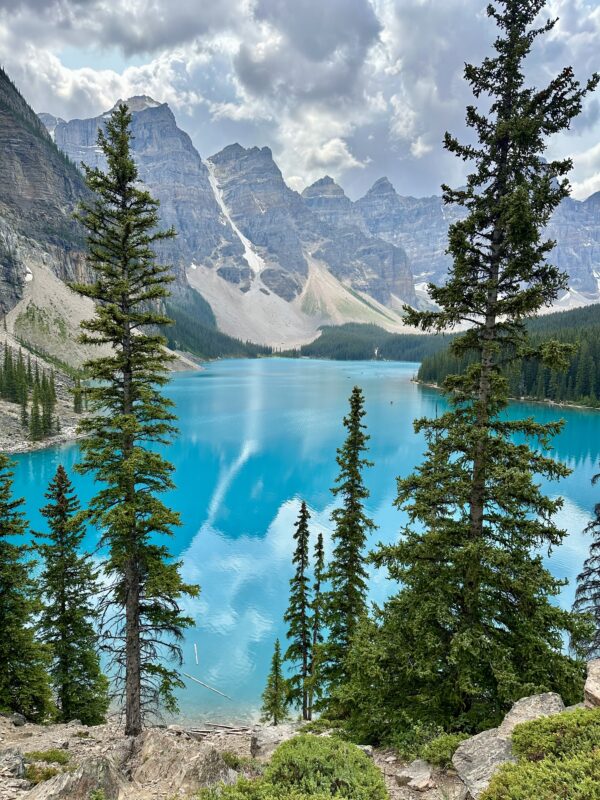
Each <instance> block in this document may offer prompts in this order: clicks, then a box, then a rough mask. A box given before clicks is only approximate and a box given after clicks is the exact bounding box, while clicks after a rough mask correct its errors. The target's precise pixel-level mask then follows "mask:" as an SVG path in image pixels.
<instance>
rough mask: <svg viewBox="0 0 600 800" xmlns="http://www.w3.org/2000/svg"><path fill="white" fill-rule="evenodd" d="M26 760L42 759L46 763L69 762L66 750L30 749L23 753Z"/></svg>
mask: <svg viewBox="0 0 600 800" xmlns="http://www.w3.org/2000/svg"><path fill="white" fill-rule="evenodd" d="M25 758H26V759H27V760H28V761H44V762H45V763H46V764H62V765H63V766H64V765H65V764H68V763H69V754H68V753H67V751H66V750H58V749H53V750H32V751H31V752H30V753H25Z"/></svg>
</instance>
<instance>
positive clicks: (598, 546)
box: [572, 473, 600, 659]
mask: <svg viewBox="0 0 600 800" xmlns="http://www.w3.org/2000/svg"><path fill="white" fill-rule="evenodd" d="M598 481H600V473H598V474H597V475H594V477H593V478H592V483H593V484H597V483H598ZM585 531H586V533H590V534H591V535H592V542H591V544H590V548H589V553H588V557H587V558H586V560H585V562H584V564H583V569H582V571H581V572H580V573H579V575H578V576H577V590H576V592H575V603H574V606H573V607H574V610H575V611H576V612H578V613H583V614H586V615H587V616H588V618H589V619H590V621H591V625H590V629H589V630H588V631H585V632H584V633H583V635H581V636H580V639H579V640H577V641H575V642H573V643H572V644H574V645H575V647H580V648H581V649H582V650H583V652H584V653H585V656H586V658H587V659H592V658H600V503H596V505H595V507H594V519H593V520H592V521H591V522H590V523H589V524H588V526H587V527H586V529H585Z"/></svg>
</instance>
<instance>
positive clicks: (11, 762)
mask: <svg viewBox="0 0 600 800" xmlns="http://www.w3.org/2000/svg"><path fill="white" fill-rule="evenodd" d="M24 774H25V761H24V759H23V754H22V753H21V752H20V751H19V750H17V749H16V748H12V747H11V748H9V749H8V750H1V751H0V779H1V778H5V777H8V776H10V777H12V778H22V777H23V775H24Z"/></svg>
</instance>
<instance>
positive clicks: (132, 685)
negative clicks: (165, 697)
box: [125, 559, 142, 736]
mask: <svg viewBox="0 0 600 800" xmlns="http://www.w3.org/2000/svg"><path fill="white" fill-rule="evenodd" d="M126 576H127V577H126V580H127V600H126V604H125V636H126V642H125V735H126V736H137V735H138V734H140V733H141V732H142V704H141V699H142V698H141V686H142V684H141V653H140V586H139V577H138V574H137V568H136V565H135V563H134V562H133V559H131V560H130V561H129V563H128V565H127V572H126Z"/></svg>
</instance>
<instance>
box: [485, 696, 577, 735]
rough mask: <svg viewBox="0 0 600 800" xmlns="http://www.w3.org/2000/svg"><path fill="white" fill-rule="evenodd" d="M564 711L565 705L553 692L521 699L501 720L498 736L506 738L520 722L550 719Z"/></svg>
mask: <svg viewBox="0 0 600 800" xmlns="http://www.w3.org/2000/svg"><path fill="white" fill-rule="evenodd" d="M564 710H565V704H564V703H563V701H562V697H561V696H560V695H559V694H556V693H555V692H545V693H544V694H534V695H533V696H532V697H523V698H521V700H517V702H516V703H515V704H514V705H513V707H512V708H511V710H510V711H509V712H508V714H507V715H506V716H505V717H504V719H503V720H502V723H501V725H500V727H499V728H498V735H499V736H504V737H507V738H508V737H510V736H511V735H512V732H513V731H514V729H515V727H516V726H517V725H519V724H520V723H521V722H530V721H531V720H533V719H539V718H540V717H551V716H553V714H560V713H561V711H564Z"/></svg>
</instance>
